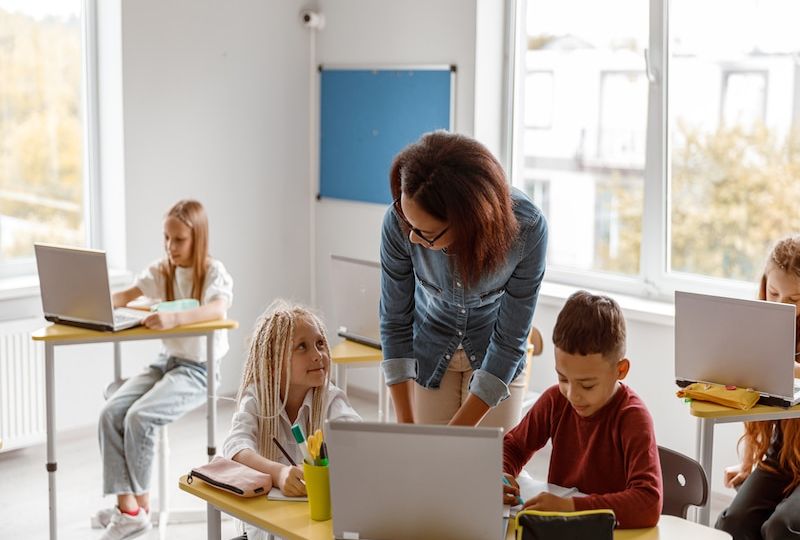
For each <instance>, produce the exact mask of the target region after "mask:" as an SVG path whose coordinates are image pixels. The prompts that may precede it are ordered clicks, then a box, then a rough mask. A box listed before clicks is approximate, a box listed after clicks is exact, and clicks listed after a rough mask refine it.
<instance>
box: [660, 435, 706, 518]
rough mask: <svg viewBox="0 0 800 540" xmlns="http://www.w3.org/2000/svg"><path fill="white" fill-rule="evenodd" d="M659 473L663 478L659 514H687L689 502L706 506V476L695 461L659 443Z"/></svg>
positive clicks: (680, 515)
mask: <svg viewBox="0 0 800 540" xmlns="http://www.w3.org/2000/svg"><path fill="white" fill-rule="evenodd" d="M658 458H659V460H660V461H661V473H662V476H663V478H664V508H663V510H662V511H661V513H662V514H666V515H668V516H677V517H680V518H684V519H685V518H686V513H687V512H688V510H689V506H705V504H706V503H707V502H708V479H707V478H706V473H705V471H703V468H702V467H701V466H700V464H699V463H698V462H696V461H695V460H693V459H692V458H690V457H688V456H684V455H683V454H681V453H680V452H676V451H674V450H670V449H669V448H664V447H663V446H659V447H658Z"/></svg>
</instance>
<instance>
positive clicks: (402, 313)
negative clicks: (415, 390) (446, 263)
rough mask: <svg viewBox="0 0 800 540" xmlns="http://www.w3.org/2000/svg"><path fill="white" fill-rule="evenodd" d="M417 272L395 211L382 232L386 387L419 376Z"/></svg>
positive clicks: (382, 296) (390, 209) (385, 222)
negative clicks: (416, 332)
mask: <svg viewBox="0 0 800 540" xmlns="http://www.w3.org/2000/svg"><path fill="white" fill-rule="evenodd" d="M414 287H415V283H414V268H413V264H412V261H411V254H410V252H409V246H408V239H407V238H405V235H404V234H403V233H402V230H401V229H400V224H399V223H398V222H397V217H396V216H395V214H394V210H393V209H392V208H391V207H389V209H388V210H387V211H386V214H385V215H384V217H383V228H382V232H381V301H380V328H381V347H382V348H383V358H384V360H383V362H382V368H383V372H384V375H385V377H386V384H388V385H393V384H397V383H400V382H403V381H406V380H409V379H415V378H416V376H417V362H416V359H415V358H414Z"/></svg>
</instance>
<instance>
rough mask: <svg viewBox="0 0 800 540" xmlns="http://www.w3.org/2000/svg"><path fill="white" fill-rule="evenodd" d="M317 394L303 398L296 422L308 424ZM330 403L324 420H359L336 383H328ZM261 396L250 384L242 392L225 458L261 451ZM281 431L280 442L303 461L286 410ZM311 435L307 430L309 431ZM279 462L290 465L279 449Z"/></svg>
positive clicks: (225, 448) (226, 446)
mask: <svg viewBox="0 0 800 540" xmlns="http://www.w3.org/2000/svg"><path fill="white" fill-rule="evenodd" d="M313 397H314V392H313V391H312V390H309V391H308V392H307V393H306V397H305V398H304V399H303V404H302V405H301V406H300V410H299V411H298V412H297V419H296V420H295V421H294V423H295V424H300V425H301V426H307V425H308V422H309V418H310V417H311V401H312V399H313ZM327 401H328V403H327V404H326V406H325V419H327V420H339V421H344V422H360V421H361V416H359V414H358V413H357V412H356V410H355V409H354V408H353V407H352V406H351V405H350V402H349V401H347V396H346V395H345V393H344V392H342V390H341V389H339V388H338V387H336V386H334V385H333V384H329V385H328V400H327ZM259 410H260V407H259V406H258V398H256V394H255V390H254V387H253V385H250V386H249V387H248V388H247V389H246V390H245V392H244V394H243V395H242V399H241V401H240V402H239V410H238V411H236V412H235V413H234V415H233V421H232V422H231V431H230V433H229V434H228V437H227V438H226V439H225V443H224V444H223V445H222V455H223V456H225V457H226V458H229V459H232V458H233V456H235V455H236V454H238V453H239V452H241V451H242V450H244V449H246V448H248V449H250V450H253V451H254V452H258V414H259V413H258V411H259ZM279 426H280V427H279V429H278V434H277V435H276V436H275V438H276V439H278V442H279V443H281V446H283V447H284V448H285V449H286V451H287V452H289V454H290V455H291V456H292V459H294V462H295V463H297V464H300V463H302V462H303V454H302V452H300V447H299V446H297V443H296V442H295V440H294V437H293V436H292V422H290V421H289V416H288V415H287V414H286V410H285V409H284V410H282V411H281V413H280V423H279ZM306 435H308V433H307V434H306ZM276 461H278V463H282V464H284V465H289V462H288V461H287V460H286V458H285V457H284V455H283V454H282V453H281V452H278V459H277V460H276Z"/></svg>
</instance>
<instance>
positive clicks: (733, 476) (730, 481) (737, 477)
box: [722, 463, 753, 488]
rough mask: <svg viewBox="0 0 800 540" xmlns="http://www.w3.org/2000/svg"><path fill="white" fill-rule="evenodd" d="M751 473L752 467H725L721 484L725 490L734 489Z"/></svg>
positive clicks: (740, 465) (742, 465) (741, 465)
mask: <svg viewBox="0 0 800 540" xmlns="http://www.w3.org/2000/svg"><path fill="white" fill-rule="evenodd" d="M752 471H753V468H752V467H747V466H745V464H743V463H741V464H739V465H733V466H731V467H725V474H724V475H723V477H722V483H723V484H724V485H725V487H727V488H736V487H738V486H740V485H741V484H742V482H744V481H745V480H747V477H748V476H750V473H751V472H752Z"/></svg>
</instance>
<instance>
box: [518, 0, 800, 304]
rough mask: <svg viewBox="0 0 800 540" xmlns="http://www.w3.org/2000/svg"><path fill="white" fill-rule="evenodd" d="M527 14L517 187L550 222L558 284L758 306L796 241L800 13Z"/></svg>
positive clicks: (697, 8)
mask: <svg viewBox="0 0 800 540" xmlns="http://www.w3.org/2000/svg"><path fill="white" fill-rule="evenodd" d="M520 2H521V3H520V6H524V9H522V10H521V13H523V14H524V19H523V20H524V21H525V24H522V25H519V28H520V29H521V30H520V31H524V32H525V34H526V35H525V36H524V38H523V39H519V40H518V42H519V43H522V44H523V46H522V48H523V50H522V51H521V54H519V55H517V57H518V64H519V66H518V68H517V71H518V72H521V73H524V75H525V76H524V77H520V78H517V79H516V80H518V81H519V84H521V85H525V88H523V89H520V91H518V92H516V93H515V95H517V96H519V101H520V103H517V106H516V107H515V110H517V111H520V112H518V113H517V114H518V115H520V117H521V118H524V121H516V122H515V125H516V126H519V127H518V128H517V130H516V132H515V136H516V137H521V138H522V141H518V142H517V143H516V144H514V145H513V147H514V148H515V149H517V152H516V154H515V155H514V156H513V160H514V171H517V173H516V174H515V175H514V177H513V182H514V184H515V185H517V186H518V187H520V189H523V190H525V191H527V192H528V193H529V195H530V196H531V197H533V199H534V201H536V202H537V203H538V204H540V206H542V209H543V211H544V213H545V214H546V215H547V217H548V220H549V223H550V246H549V251H548V277H549V278H550V279H553V280H556V281H563V282H566V283H575V284H580V285H584V286H591V287H600V288H606V289H608V290H616V291H618V292H627V293H633V294H640V295H650V296H658V297H665V298H666V297H670V296H671V295H672V291H674V290H675V289H676V288H681V289H686V290H693V289H694V290H704V291H709V292H717V293H722V292H724V293H725V294H746V295H752V294H753V288H752V282H753V281H755V280H756V279H757V278H758V276H759V274H760V271H761V269H762V267H763V264H764V259H765V257H766V255H767V252H768V251H769V248H770V246H771V244H772V243H773V242H774V241H775V240H777V239H778V238H780V237H782V236H784V235H786V234H791V233H795V234H796V233H800V212H797V211H796V208H797V207H799V206H800V181H798V178H800V160H797V159H796V158H794V156H796V155H798V153H800V130H798V125H800V123H798V118H799V117H800V67H798V66H797V62H796V58H797V57H798V55H799V54H800V34H798V33H797V32H796V29H795V28H794V26H793V24H792V23H791V21H795V20H797V18H798V16H800V3H798V2H794V1H792V0H701V1H699V2H698V1H697V0H650V1H649V2H644V1H642V0H607V1H605V2H595V1H593V0H520ZM721 13H724V14H725V16H724V17H720V14H721ZM708 21H717V22H716V23H715V24H708ZM599 22H602V24H599ZM667 28H668V29H669V32H668V33H667V31H666V29H667ZM544 73H547V74H548V75H549V80H545V79H544V78H543V76H542V74H544ZM530 84H535V85H537V87H538V88H539V89H538V90H536V91H529V90H528V88H527V85H530ZM543 92H547V94H546V95H547V96H550V97H549V99H550V101H551V103H552V105H551V107H552V110H551V112H550V113H549V114H548V113H547V111H544V110H542V103H546V102H547V99H544V98H543ZM529 109H531V110H533V111H534V112H533V113H529V112H528V111H529ZM534 120H535V121H534ZM545 120H549V122H545ZM545 124H546V126H547V129H546V130H543V129H541V128H542V126H543V125H545ZM541 178H547V179H548V183H547V199H548V200H547V205H546V207H545V206H543V205H542V203H543V201H542V200H541V198H542V190H541V189H540V188H539V189H538V190H537V186H538V185H539V182H540V179H541ZM745 291H746V292H745Z"/></svg>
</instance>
